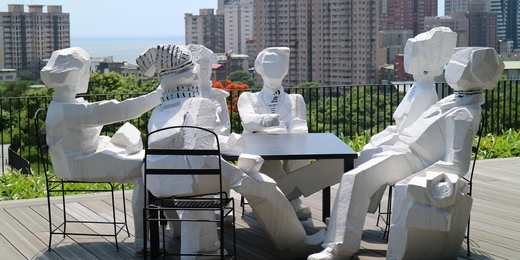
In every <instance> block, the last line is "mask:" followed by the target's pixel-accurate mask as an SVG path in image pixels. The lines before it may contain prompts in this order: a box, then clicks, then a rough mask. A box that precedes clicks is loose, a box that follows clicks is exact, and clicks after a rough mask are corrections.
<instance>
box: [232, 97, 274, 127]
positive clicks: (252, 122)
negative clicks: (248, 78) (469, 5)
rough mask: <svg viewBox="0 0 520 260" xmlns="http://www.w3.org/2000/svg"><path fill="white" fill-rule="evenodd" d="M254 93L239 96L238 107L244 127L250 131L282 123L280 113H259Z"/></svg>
mask: <svg viewBox="0 0 520 260" xmlns="http://www.w3.org/2000/svg"><path fill="white" fill-rule="evenodd" d="M253 95H255V94H253V93H242V95H240V97H239V98H238V102H237V107H238V113H239V115H240V119H241V120H242V125H243V126H244V129H245V130H247V131H249V132H256V131H261V130H263V129H264V128H266V127H270V126H277V125H279V124H280V122H279V117H280V116H279V115H278V114H258V113H257V112H256V111H255V109H254V105H255V103H256V101H255V99H254V98H253Z"/></svg>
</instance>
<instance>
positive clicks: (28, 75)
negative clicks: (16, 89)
mask: <svg viewBox="0 0 520 260" xmlns="http://www.w3.org/2000/svg"><path fill="white" fill-rule="evenodd" d="M18 79H20V80H29V81H34V80H36V76H35V75H34V73H32V72H30V71H28V70H22V71H20V72H19V73H18Z"/></svg>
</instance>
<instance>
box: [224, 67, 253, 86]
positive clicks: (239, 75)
mask: <svg viewBox="0 0 520 260" xmlns="http://www.w3.org/2000/svg"><path fill="white" fill-rule="evenodd" d="M227 79H229V80H231V81H232V82H234V83H242V84H247V85H248V86H253V85H254V84H255V80H254V79H253V78H252V77H251V74H249V72H248V71H245V70H237V71H233V72H231V73H230V74H229V75H228V77H227Z"/></svg>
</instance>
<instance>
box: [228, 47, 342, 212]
mask: <svg viewBox="0 0 520 260" xmlns="http://www.w3.org/2000/svg"><path fill="white" fill-rule="evenodd" d="M289 55H290V50H289V48H287V47H270V48H267V49H265V50H263V51H261V52H260V53H259V54H258V56H257V58H256V60H255V71H256V72H257V73H258V74H260V75H261V76H262V80H263V88H262V90H261V91H260V92H257V93H250V92H244V93H242V94H241V95H240V97H239V99H238V103H237V106H238V112H239V114H240V119H241V120H242V126H243V127H244V132H243V133H244V134H250V133H259V134H285V133H307V132H308V129H307V120H306V109H305V101H304V100H303V97H302V96H301V95H300V94H287V93H285V92H284V89H283V86H282V80H283V78H284V77H285V76H286V75H287V73H288V71H289ZM280 145H283V144H280ZM260 171H261V172H262V173H264V174H266V175H268V176H269V177H271V178H273V179H274V180H275V181H276V182H277V183H278V187H279V188H280V189H281V190H282V191H283V193H284V194H285V195H286V196H287V198H288V199H289V200H290V201H291V204H292V205H293V207H294V209H295V211H297V214H298V217H299V218H300V219H306V218H309V217H310V209H309V208H303V209H302V208H301V206H300V205H301V200H300V199H299V197H300V196H301V195H305V196H309V195H311V194H313V193H315V192H317V191H319V190H322V189H323V188H325V187H328V186H330V185H333V184H336V183H338V181H339V179H340V178H341V177H340V176H341V174H342V172H343V162H342V161H341V160H318V161H316V162H314V163H312V164H309V161H308V160H285V161H283V165H282V162H281V161H279V160H269V161H266V162H264V164H263V165H262V168H261V169H260ZM316 172H320V174H323V176H322V178H323V179H326V180H327V181H329V182H328V183H325V184H324V185H321V186H319V185H314V184H313V183H310V182H308V181H307V180H309V179H311V178H309V177H306V175H309V176H312V175H314V174H316ZM289 173H294V174H289ZM296 173H297V174H296Z"/></svg>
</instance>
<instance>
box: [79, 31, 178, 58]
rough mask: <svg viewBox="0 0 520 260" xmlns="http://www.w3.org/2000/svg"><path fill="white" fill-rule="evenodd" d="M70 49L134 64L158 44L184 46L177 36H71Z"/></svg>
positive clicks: (91, 55)
mask: <svg viewBox="0 0 520 260" xmlns="http://www.w3.org/2000/svg"><path fill="white" fill-rule="evenodd" d="M70 42H71V44H70V46H71V47H81V48H83V49H84V50H85V51H86V52H87V53H88V54H89V55H90V57H94V56H104V57H106V56H113V58H114V61H115V62H121V61H126V62H129V63H132V64H135V59H136V58H137V56H139V55H140V54H141V53H143V52H144V51H146V50H147V49H148V48H150V47H153V46H156V45H158V44H176V45H184V44H185V40H184V36H183V35H177V36H114V37H101V36H99V37H98V36H95V37H88V36H71V37H70Z"/></svg>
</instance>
